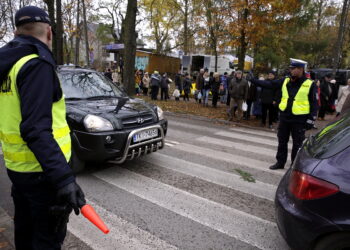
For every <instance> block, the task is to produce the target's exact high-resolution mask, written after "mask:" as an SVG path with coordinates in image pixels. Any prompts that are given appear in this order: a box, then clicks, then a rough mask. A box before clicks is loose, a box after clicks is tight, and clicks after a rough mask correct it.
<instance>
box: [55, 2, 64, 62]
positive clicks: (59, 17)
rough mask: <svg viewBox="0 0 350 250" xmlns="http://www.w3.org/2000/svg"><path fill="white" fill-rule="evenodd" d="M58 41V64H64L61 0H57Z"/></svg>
mask: <svg viewBox="0 0 350 250" xmlns="http://www.w3.org/2000/svg"><path fill="white" fill-rule="evenodd" d="M56 18H57V19H56V21H57V23H56V42H57V51H56V52H57V54H56V61H57V64H58V65H62V64H63V23H62V4H61V0H56Z"/></svg>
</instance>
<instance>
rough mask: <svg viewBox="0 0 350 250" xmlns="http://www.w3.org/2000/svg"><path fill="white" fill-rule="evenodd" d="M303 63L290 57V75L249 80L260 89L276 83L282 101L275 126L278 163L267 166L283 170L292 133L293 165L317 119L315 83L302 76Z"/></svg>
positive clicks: (303, 73) (304, 63) (303, 70)
mask: <svg viewBox="0 0 350 250" xmlns="http://www.w3.org/2000/svg"><path fill="white" fill-rule="evenodd" d="M306 64H307V63H306V62H305V61H302V60H298V59H291V60H290V66H289V69H290V76H287V77H285V78H284V79H281V80H275V81H262V80H255V79H252V80H251V81H252V83H253V84H257V85H260V86H262V87H263V88H271V87H272V86H275V87H276V89H278V90H279V93H280V96H281V101H280V103H279V106H278V107H279V109H280V123H279V127H278V134H277V137H278V149H277V154H276V160H277V162H276V163H275V164H274V165H272V166H270V169H273V170H274V169H282V168H284V166H285V164H286V162H287V156H288V141H289V136H290V135H292V139H293V148H292V154H291V161H292V164H293V162H294V159H295V156H296V154H297V152H298V150H299V148H300V147H301V145H302V143H303V141H304V139H305V130H306V129H312V128H313V126H314V121H315V119H316V112H317V99H316V85H315V84H314V83H313V82H312V80H310V79H307V78H306V76H305V67H306Z"/></svg>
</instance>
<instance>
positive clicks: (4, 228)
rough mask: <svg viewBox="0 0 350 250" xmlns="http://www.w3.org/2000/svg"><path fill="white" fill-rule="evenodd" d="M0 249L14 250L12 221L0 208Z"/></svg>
mask: <svg viewBox="0 0 350 250" xmlns="http://www.w3.org/2000/svg"><path fill="white" fill-rule="evenodd" d="M0 249H1V250H14V249H15V247H14V225H13V219H12V218H11V217H10V216H9V215H8V214H7V213H6V211H5V210H4V209H3V208H2V207H0Z"/></svg>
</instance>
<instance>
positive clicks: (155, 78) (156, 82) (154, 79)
mask: <svg viewBox="0 0 350 250" xmlns="http://www.w3.org/2000/svg"><path fill="white" fill-rule="evenodd" d="M160 82H161V76H160V75H159V72H158V71H156V70H155V71H154V73H153V74H152V76H151V83H150V85H151V99H152V100H157V96H158V92H159V88H160Z"/></svg>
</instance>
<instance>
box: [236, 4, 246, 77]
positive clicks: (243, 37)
mask: <svg viewBox="0 0 350 250" xmlns="http://www.w3.org/2000/svg"><path fill="white" fill-rule="evenodd" d="M246 4H247V6H248V3H246ZM247 23H248V9H247V7H246V8H245V9H244V10H243V15H242V27H241V37H240V39H239V41H240V45H239V53H238V69H240V70H242V71H244V61H245V55H246V52H247V42H246V31H245V28H246V25H247Z"/></svg>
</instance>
